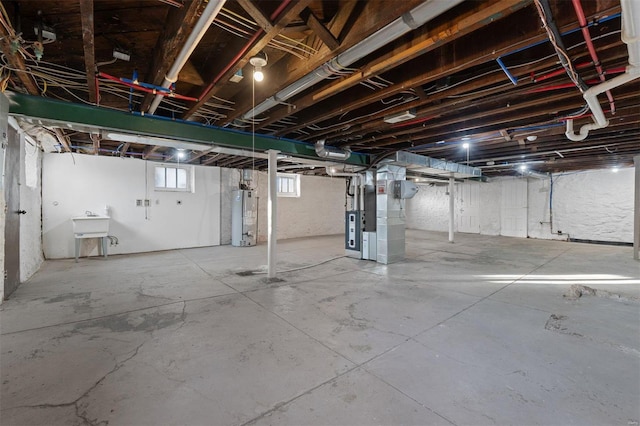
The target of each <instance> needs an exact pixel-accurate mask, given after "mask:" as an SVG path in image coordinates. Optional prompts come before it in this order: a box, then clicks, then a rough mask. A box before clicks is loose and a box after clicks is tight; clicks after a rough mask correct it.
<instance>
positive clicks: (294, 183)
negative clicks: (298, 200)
mask: <svg viewBox="0 0 640 426" xmlns="http://www.w3.org/2000/svg"><path fill="white" fill-rule="evenodd" d="M277 180H278V197H300V175H297V174H295V173H278V176H277Z"/></svg>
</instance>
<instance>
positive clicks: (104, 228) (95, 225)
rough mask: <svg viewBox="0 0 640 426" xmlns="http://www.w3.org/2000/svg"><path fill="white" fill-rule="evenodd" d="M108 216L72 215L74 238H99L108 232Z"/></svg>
mask: <svg viewBox="0 0 640 426" xmlns="http://www.w3.org/2000/svg"><path fill="white" fill-rule="evenodd" d="M109 219H111V218H110V217H109V216H100V215H96V216H77V217H72V218H71V221H72V222H73V233H74V234H75V237H76V238H99V237H106V236H107V235H108V234H109Z"/></svg>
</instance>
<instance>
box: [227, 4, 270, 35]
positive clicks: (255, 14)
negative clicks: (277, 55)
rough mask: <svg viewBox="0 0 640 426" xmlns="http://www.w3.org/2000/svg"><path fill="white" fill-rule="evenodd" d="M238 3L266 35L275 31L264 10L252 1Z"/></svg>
mask: <svg viewBox="0 0 640 426" xmlns="http://www.w3.org/2000/svg"><path fill="white" fill-rule="evenodd" d="M236 2H237V3H238V4H239V5H240V6H241V7H242V8H243V9H244V10H245V12H247V13H248V14H249V16H251V17H252V18H253V19H254V20H255V21H256V23H257V24H258V26H259V27H260V28H262V30H263V31H264V32H265V33H268V32H269V31H271V30H272V29H273V24H272V23H271V20H270V19H269V18H268V17H267V16H265V15H264V13H262V10H260V8H259V7H258V6H257V5H256V4H255V3H254V2H253V1H252V0H236Z"/></svg>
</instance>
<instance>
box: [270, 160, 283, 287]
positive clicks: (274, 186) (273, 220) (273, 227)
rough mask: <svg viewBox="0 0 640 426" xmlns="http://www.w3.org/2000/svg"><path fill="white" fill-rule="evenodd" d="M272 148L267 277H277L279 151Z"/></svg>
mask: <svg viewBox="0 0 640 426" xmlns="http://www.w3.org/2000/svg"><path fill="white" fill-rule="evenodd" d="M279 152H280V151H276V150H273V149H270V150H268V151H267V153H268V154H269V183H268V190H267V192H268V199H267V241H268V248H267V279H272V278H275V277H276V241H277V232H276V231H277V222H278V180H277V173H276V171H277V168H278V153H279Z"/></svg>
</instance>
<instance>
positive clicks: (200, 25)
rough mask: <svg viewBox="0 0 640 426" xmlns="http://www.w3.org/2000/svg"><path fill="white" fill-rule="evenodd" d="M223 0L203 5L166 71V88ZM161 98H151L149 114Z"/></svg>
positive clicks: (209, 23) (176, 75) (184, 62)
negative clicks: (200, 12) (200, 13)
mask: <svg viewBox="0 0 640 426" xmlns="http://www.w3.org/2000/svg"><path fill="white" fill-rule="evenodd" d="M225 1H226V0H211V1H209V4H207V7H205V9H204V11H203V12H202V15H201V16H200V19H198V22H197V23H196V25H195V27H194V28H193V31H191V34H189V38H187V41H186V42H185V44H184V46H182V50H180V53H179V54H178V57H177V58H176V60H175V61H174V62H173V65H172V66H171V69H169V72H167V74H166V75H165V77H164V82H163V83H162V87H164V88H165V89H168V88H169V87H170V86H171V85H172V84H173V83H175V82H176V81H177V80H178V74H179V73H180V70H181V69H182V67H184V64H186V63H187V60H188V59H189V56H191V53H192V52H193V50H194V49H195V48H196V46H197V45H198V43H200V40H201V39H202V37H203V36H204V34H205V33H206V32H207V30H208V29H209V27H210V26H211V24H212V23H213V21H214V19H216V16H218V13H219V12H220V9H222V6H224V3H225ZM162 98H163V96H162V95H156V97H155V98H154V99H153V102H152V103H151V106H150V107H149V114H153V113H154V112H156V109H157V108H158V105H160V102H161V101H162Z"/></svg>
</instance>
